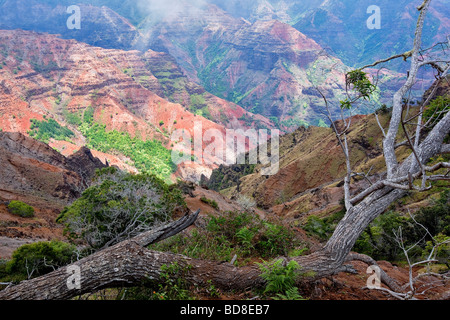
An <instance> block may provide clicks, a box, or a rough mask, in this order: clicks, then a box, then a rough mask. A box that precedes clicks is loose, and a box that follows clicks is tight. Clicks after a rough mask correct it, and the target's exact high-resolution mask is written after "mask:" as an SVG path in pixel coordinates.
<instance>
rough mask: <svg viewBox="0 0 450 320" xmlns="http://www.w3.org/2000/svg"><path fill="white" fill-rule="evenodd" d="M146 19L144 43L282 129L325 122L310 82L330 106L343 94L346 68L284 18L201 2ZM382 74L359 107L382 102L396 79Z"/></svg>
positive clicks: (213, 90) (366, 108) (211, 88)
mask: <svg viewBox="0 0 450 320" xmlns="http://www.w3.org/2000/svg"><path fill="white" fill-rule="evenodd" d="M199 17H201V18H199ZM149 24H150V25H149V26H146V24H145V22H144V23H143V24H142V25H143V29H142V33H143V34H145V35H146V37H147V39H148V40H147V43H148V46H149V47H151V48H153V49H155V50H158V51H166V52H169V53H170V54H171V55H172V56H173V57H174V58H175V59H176V60H177V62H178V63H179V64H180V66H181V67H182V68H183V70H184V71H185V72H186V73H187V74H188V75H189V76H190V77H191V78H192V79H194V80H195V81H197V82H199V83H201V84H202V85H203V86H204V87H205V89H206V90H208V91H210V92H211V93H213V94H215V95H217V96H219V97H222V98H225V99H227V100H229V101H232V102H235V103H237V104H239V105H241V106H243V107H244V108H245V109H247V110H249V111H252V112H253V113H257V114H262V115H264V116H266V117H273V119H274V120H275V119H276V121H277V124H278V125H279V127H280V128H282V129H284V130H289V129H293V128H296V127H298V126H299V125H301V124H304V125H309V124H313V125H324V123H325V122H326V118H324V117H323V115H322V112H323V110H322V108H323V100H322V98H321V96H320V94H319V93H318V92H317V90H316V87H318V88H319V89H320V90H321V91H322V92H324V93H325V94H326V96H327V98H328V99H329V100H330V102H332V106H333V109H335V108H336V107H337V105H338V102H339V100H342V99H343V98H344V94H345V92H344V75H345V72H347V71H349V68H348V67H347V66H345V65H344V64H343V63H342V61H341V60H339V59H338V58H336V57H333V56H331V55H329V54H328V53H327V52H326V50H324V49H323V47H321V46H320V45H319V44H318V43H317V42H315V41H314V40H312V39H311V38H308V37H307V36H305V35H304V34H302V33H301V32H299V31H298V30H296V29H295V28H293V27H291V26H289V25H288V24H286V23H283V22H280V21H277V20H269V21H256V22H254V23H249V22H248V21H246V20H243V19H238V18H233V17H231V16H230V15H229V14H227V13H226V12H225V11H223V10H221V9H219V8H217V7H216V6H212V5H205V6H204V7H202V8H198V10H197V11H194V12H192V11H183V12H180V13H177V14H175V17H173V16H171V17H170V18H167V19H165V20H164V19H163V20H162V21H161V22H159V23H156V24H155V23H154V22H153V23H152V21H150V22H149ZM381 76H382V80H381V81H380V83H381V86H380V92H379V93H378V96H377V97H376V98H375V99H374V100H373V101H372V103H373V105H364V106H361V109H360V112H362V113H364V112H368V111H369V110H373V108H374V105H379V104H380V103H381V102H388V101H387V100H386V97H388V96H389V95H390V94H392V90H394V89H395V88H397V87H398V81H399V80H400V79H401V78H402V75H399V74H395V73H392V72H388V71H386V73H382V74H381Z"/></svg>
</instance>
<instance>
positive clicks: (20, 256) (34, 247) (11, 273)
mask: <svg viewBox="0 0 450 320" xmlns="http://www.w3.org/2000/svg"><path fill="white" fill-rule="evenodd" d="M75 249H76V248H75V246H73V245H70V244H67V243H65V242H61V241H56V240H52V241H50V242H35V243H32V244H26V245H23V246H21V247H19V248H18V249H16V250H15V251H14V252H13V255H12V259H11V260H10V261H8V262H3V263H0V282H3V281H21V280H25V279H28V278H34V277H37V276H40V275H43V274H46V273H49V272H51V271H53V270H54V269H55V268H59V267H62V266H64V265H67V264H69V263H71V262H72V259H73V258H74V251H75Z"/></svg>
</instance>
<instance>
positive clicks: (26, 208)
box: [8, 200, 34, 218]
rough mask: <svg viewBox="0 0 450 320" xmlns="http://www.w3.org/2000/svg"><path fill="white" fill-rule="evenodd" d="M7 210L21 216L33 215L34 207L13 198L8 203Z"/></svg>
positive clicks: (28, 216)
mask: <svg viewBox="0 0 450 320" xmlns="http://www.w3.org/2000/svg"><path fill="white" fill-rule="evenodd" d="M8 209H9V212H11V213H12V214H15V215H18V216H21V217H23V218H31V217H34V208H33V207H32V206H30V205H28V204H26V203H24V202H22V201H17V200H13V201H11V202H10V203H9V204H8Z"/></svg>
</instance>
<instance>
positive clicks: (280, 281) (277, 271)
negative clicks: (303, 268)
mask: <svg viewBox="0 0 450 320" xmlns="http://www.w3.org/2000/svg"><path fill="white" fill-rule="evenodd" d="M258 265H259V267H260V269H261V271H262V274H261V277H262V278H263V279H264V280H266V282H267V284H266V288H265V290H264V293H275V294H277V297H278V298H285V297H286V298H287V297H290V298H294V297H297V296H299V295H298V289H297V288H296V287H295V282H296V279H297V276H298V271H299V269H300V266H299V264H298V263H297V262H296V261H294V260H291V261H289V263H288V264H287V265H286V266H283V260H282V259H279V260H277V261H275V262H273V263H272V264H270V263H267V262H265V263H262V264H258ZM296 289H297V290H296ZM296 292H297V295H295V293H296ZM297 298H298V297H297Z"/></svg>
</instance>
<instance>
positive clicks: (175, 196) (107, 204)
mask: <svg viewBox="0 0 450 320" xmlns="http://www.w3.org/2000/svg"><path fill="white" fill-rule="evenodd" d="M179 208H181V209H184V208H185V202H184V200H183V198H182V196H181V192H180V191H179V190H178V189H176V188H171V187H169V186H168V185H166V184H165V183H164V182H163V181H162V180H160V179H158V178H157V177H155V176H153V175H149V174H139V175H132V174H128V173H124V172H122V171H119V170H118V169H116V168H106V169H102V170H100V171H99V172H98V173H97V176H96V177H95V178H94V181H93V184H92V185H91V187H89V188H88V189H86V190H85V191H84V192H83V194H82V196H81V198H79V199H78V200H76V201H75V202H74V203H72V205H71V206H70V207H67V208H65V209H64V210H63V212H62V213H61V215H60V216H59V217H58V219H57V222H62V223H64V224H65V226H66V229H65V231H66V233H68V234H69V235H70V237H72V238H82V239H84V240H85V241H86V242H87V243H88V244H89V246H90V247H91V248H93V249H95V250H98V249H102V248H105V247H109V246H111V245H113V244H116V243H118V242H120V241H123V240H125V239H129V238H131V237H133V236H136V235H138V234H140V233H142V232H144V231H146V230H149V229H151V228H152V227H154V226H155V225H158V224H161V223H164V222H167V221H169V220H170V219H171V218H172V214H173V213H174V211H175V210H176V209H179Z"/></svg>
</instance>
